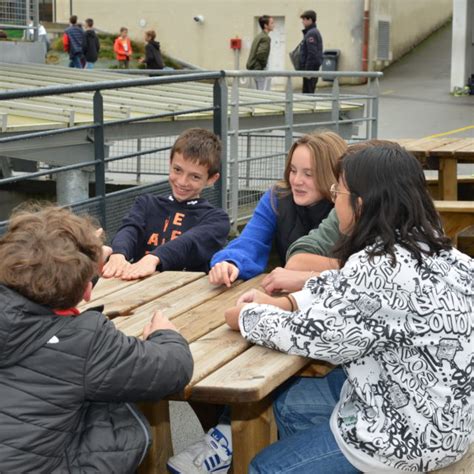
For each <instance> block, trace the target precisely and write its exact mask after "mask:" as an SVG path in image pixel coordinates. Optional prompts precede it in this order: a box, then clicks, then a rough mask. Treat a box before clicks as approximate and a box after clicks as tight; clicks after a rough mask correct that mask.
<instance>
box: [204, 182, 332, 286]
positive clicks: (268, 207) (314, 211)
mask: <svg viewBox="0 0 474 474" xmlns="http://www.w3.org/2000/svg"><path fill="white" fill-rule="evenodd" d="M332 208H333V204H332V203H331V202H329V201H327V200H325V199H322V200H321V201H318V202H317V203H314V204H312V205H311V206H298V205H297V204H295V202H294V201H293V196H292V194H291V192H288V191H286V190H280V189H277V188H273V189H271V190H269V191H267V192H266V193H265V194H264V195H263V196H262V198H261V199H260V201H259V203H258V204H257V207H256V208H255V212H254V214H253V216H252V218H251V219H250V221H249V222H248V224H247V225H246V226H245V228H244V230H243V231H242V233H241V234H240V236H239V237H237V238H236V239H234V240H232V241H231V242H230V243H229V244H228V245H227V247H226V248H225V249H223V250H221V251H219V252H217V253H216V254H215V255H214V256H213V257H212V260H211V268H212V267H213V266H214V265H215V264H216V263H219V262H223V261H227V262H231V263H233V264H234V265H236V266H237V268H238V269H239V278H241V279H243V280H248V279H249V278H252V277H254V276H256V275H258V274H260V273H262V272H263V271H264V270H265V267H266V266H267V263H268V258H269V256H270V251H271V249H272V244H273V242H275V247H276V250H277V252H278V254H279V256H280V260H281V264H282V265H284V264H285V256H286V252H287V250H288V247H289V246H290V245H291V244H292V243H293V242H295V241H296V240H297V239H299V238H300V237H302V236H303V235H306V234H307V233H308V232H309V231H310V230H311V229H314V228H317V227H318V226H319V224H320V223H321V221H322V220H323V219H325V218H326V217H327V215H328V214H329V212H330V211H331V209H332Z"/></svg>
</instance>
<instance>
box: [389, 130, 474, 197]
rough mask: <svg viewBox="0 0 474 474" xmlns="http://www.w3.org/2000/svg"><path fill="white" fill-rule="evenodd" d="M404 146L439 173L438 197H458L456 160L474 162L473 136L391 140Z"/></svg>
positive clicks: (428, 167)
mask: <svg viewBox="0 0 474 474" xmlns="http://www.w3.org/2000/svg"><path fill="white" fill-rule="evenodd" d="M392 141H394V142H397V143H399V144H400V145H402V146H403V147H405V148H406V149H407V150H408V151H410V152H411V153H413V154H414V155H415V156H416V157H417V158H418V159H420V160H422V161H423V163H424V164H425V165H426V169H436V170H438V173H439V193H440V199H442V200H452V201H456V200H457V199H458V182H457V165H458V162H462V163H474V138H419V139H416V138H402V139H396V140H392Z"/></svg>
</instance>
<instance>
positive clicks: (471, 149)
mask: <svg viewBox="0 0 474 474" xmlns="http://www.w3.org/2000/svg"><path fill="white" fill-rule="evenodd" d="M470 140H471V142H470V143H469V144H468V145H466V146H464V147H462V148H460V149H459V150H457V151H456V156H457V158H458V159H459V160H462V161H467V162H470V163H472V162H474V138H471V139H470Z"/></svg>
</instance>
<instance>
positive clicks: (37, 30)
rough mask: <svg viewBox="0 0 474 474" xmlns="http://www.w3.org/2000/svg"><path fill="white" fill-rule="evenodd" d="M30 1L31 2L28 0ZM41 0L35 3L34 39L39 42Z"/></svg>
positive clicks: (35, 0) (36, 0)
mask: <svg viewBox="0 0 474 474" xmlns="http://www.w3.org/2000/svg"><path fill="white" fill-rule="evenodd" d="M28 1H29V0H28ZM38 3H39V0H34V1H33V26H34V30H33V39H34V40H35V41H38V35H39V4H38Z"/></svg>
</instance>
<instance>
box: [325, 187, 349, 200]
mask: <svg viewBox="0 0 474 474" xmlns="http://www.w3.org/2000/svg"><path fill="white" fill-rule="evenodd" d="M329 192H330V193H331V199H332V202H336V198H337V195H338V194H347V195H348V196H350V195H351V194H352V193H347V192H346V191H338V190H337V184H332V185H331V189H329Z"/></svg>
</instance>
